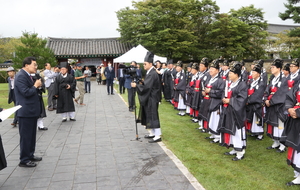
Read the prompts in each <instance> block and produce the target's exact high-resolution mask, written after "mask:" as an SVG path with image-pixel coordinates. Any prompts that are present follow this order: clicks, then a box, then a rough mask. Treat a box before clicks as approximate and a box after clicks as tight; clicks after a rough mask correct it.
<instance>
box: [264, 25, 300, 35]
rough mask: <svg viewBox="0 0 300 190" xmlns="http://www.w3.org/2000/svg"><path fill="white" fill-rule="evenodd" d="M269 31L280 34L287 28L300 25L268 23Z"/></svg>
mask: <svg viewBox="0 0 300 190" xmlns="http://www.w3.org/2000/svg"><path fill="white" fill-rule="evenodd" d="M268 25H269V26H268V29H267V31H268V32H269V33H272V34H279V33H280V32H283V31H285V30H291V29H293V28H297V27H300V25H285V24H268Z"/></svg>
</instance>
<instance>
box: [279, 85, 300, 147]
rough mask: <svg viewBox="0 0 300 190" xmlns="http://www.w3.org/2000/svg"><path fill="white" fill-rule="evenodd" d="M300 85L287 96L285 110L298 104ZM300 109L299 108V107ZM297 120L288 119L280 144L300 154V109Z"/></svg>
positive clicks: (297, 112) (297, 111) (297, 110)
mask: <svg viewBox="0 0 300 190" xmlns="http://www.w3.org/2000/svg"><path fill="white" fill-rule="evenodd" d="M299 91H300V87H299V83H298V84H297V85H296V86H295V87H294V88H293V89H292V90H290V91H289V92H288V93H287V95H286V100H285V108H286V109H287V110H288V109H289V108H293V107H294V106H296V104H297V100H296V93H299ZM298 107H299V106H298ZM296 114H297V118H296V119H293V118H292V117H288V118H287V120H286V122H285V124H284V126H285V128H284V130H283V132H282V135H281V139H280V142H282V143H283V144H284V145H285V146H288V147H291V148H293V149H295V150H297V151H298V152H300V108H297V109H296Z"/></svg>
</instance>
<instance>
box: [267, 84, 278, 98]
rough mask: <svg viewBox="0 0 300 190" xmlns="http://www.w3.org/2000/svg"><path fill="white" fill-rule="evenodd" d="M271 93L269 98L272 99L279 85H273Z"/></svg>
mask: <svg viewBox="0 0 300 190" xmlns="http://www.w3.org/2000/svg"><path fill="white" fill-rule="evenodd" d="M270 91H271V93H270V95H269V96H268V100H271V98H272V97H273V94H275V92H276V91H277V87H276V86H274V87H271V90H270Z"/></svg>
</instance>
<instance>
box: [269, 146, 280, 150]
mask: <svg viewBox="0 0 300 190" xmlns="http://www.w3.org/2000/svg"><path fill="white" fill-rule="evenodd" d="M276 148H279V145H278V146H277V147H272V146H269V147H267V150H270V149H276Z"/></svg>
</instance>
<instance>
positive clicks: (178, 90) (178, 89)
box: [174, 70, 186, 103]
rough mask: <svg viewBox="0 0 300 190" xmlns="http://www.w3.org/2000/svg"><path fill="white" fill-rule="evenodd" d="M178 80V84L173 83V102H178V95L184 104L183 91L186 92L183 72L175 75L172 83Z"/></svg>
mask: <svg viewBox="0 0 300 190" xmlns="http://www.w3.org/2000/svg"><path fill="white" fill-rule="evenodd" d="M176 80H178V84H176V82H175V83H174V101H175V102H179V94H180V95H181V97H182V98H183V101H184V103H185V90H186V76H185V73H184V70H181V71H180V73H177V74H176V78H175V79H174V81H176Z"/></svg>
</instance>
